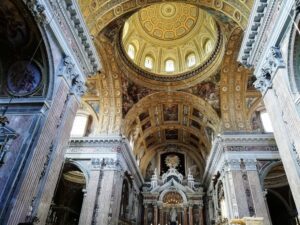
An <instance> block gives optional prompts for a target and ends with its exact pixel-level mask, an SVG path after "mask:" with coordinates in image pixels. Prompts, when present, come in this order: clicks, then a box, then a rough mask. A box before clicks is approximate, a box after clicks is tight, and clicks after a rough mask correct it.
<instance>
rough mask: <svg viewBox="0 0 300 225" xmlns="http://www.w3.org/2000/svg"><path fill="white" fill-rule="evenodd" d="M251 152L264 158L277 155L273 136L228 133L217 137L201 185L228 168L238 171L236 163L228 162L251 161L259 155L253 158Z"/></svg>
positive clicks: (206, 183)
mask: <svg viewBox="0 0 300 225" xmlns="http://www.w3.org/2000/svg"><path fill="white" fill-rule="evenodd" d="M251 151H252V153H251ZM253 152H256V153H258V152H260V154H263V155H264V156H265V154H271V155H274V153H278V148H277V146H276V142H275V139H274V136H273V134H261V133H259V134H249V133H246V134H235V133H230V134H223V135H219V136H217V137H216V138H215V140H214V142H213V144H212V150H211V154H210V156H209V157H208V159H207V164H206V167H205V172H204V176H203V184H205V185H209V182H210V181H211V177H212V176H213V175H214V174H215V173H216V171H222V170H224V171H227V169H228V168H232V169H238V167H239V166H238V165H237V164H238V163H237V161H230V160H238V161H239V160H240V159H241V158H243V159H244V160H246V159H252V160H253V159H256V158H257V157H259V155H256V156H253ZM249 153H250V154H251V156H250V155H249ZM276 157H277V155H276ZM278 157H279V155H278Z"/></svg>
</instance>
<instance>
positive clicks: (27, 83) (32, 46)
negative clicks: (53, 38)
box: [0, 0, 55, 103]
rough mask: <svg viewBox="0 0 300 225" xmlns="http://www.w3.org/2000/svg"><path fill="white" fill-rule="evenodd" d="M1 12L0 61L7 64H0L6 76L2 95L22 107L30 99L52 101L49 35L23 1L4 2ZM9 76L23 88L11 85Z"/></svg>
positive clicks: (15, 84)
mask: <svg viewBox="0 0 300 225" xmlns="http://www.w3.org/2000/svg"><path fill="white" fill-rule="evenodd" d="M0 11H1V12H0V14H1V21H2V22H3V25H4V26H6V27H4V29H1V30H2V31H1V32H2V33H1V34H0V36H1V38H0V45H1V49H2V51H1V53H0V60H2V59H3V58H4V60H5V62H6V63H5V65H4V64H2V69H3V71H6V74H5V75H4V76H1V80H0V83H2V85H3V86H2V88H3V89H2V90H3V91H4V95H7V96H8V97H10V96H13V97H15V99H14V101H15V102H22V103H24V102H26V101H28V99H29V98H31V97H39V98H42V99H51V97H52V95H53V85H54V79H55V76H53V71H54V68H53V67H54V63H53V59H52V54H51V53H52V52H51V48H50V42H49V41H48V38H47V37H48V34H47V33H46V31H45V29H44V28H43V26H42V25H41V24H40V23H37V22H36V21H35V20H34V18H33V16H32V15H31V12H30V11H29V10H28V8H27V7H26V5H24V3H23V2H22V1H8V0H3V1H1V3H0ZM8 12H9V13H8ZM4 67H5V68H4ZM25 70H26V71H27V72H24V71H25ZM12 76H14V77H15V78H17V79H19V80H22V81H23V82H22V84H20V83H15V82H13V80H14V79H12ZM2 95H3V93H2Z"/></svg>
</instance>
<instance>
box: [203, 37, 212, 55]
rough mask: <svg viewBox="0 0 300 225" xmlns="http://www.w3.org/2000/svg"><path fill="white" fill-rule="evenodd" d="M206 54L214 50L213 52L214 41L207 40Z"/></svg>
mask: <svg viewBox="0 0 300 225" xmlns="http://www.w3.org/2000/svg"><path fill="white" fill-rule="evenodd" d="M204 47H205V52H206V53H210V52H211V51H212V50H213V43H212V40H207V41H206V42H205V46H204Z"/></svg>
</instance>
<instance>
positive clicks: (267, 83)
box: [254, 47, 285, 92]
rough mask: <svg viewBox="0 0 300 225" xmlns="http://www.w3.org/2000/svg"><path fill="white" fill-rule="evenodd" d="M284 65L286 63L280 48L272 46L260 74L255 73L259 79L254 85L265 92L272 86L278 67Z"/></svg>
mask: <svg viewBox="0 0 300 225" xmlns="http://www.w3.org/2000/svg"><path fill="white" fill-rule="evenodd" d="M284 67H285V63H284V60H283V59H282V54H281V51H280V48H278V47H271V49H270V52H269V54H268V56H267V58H266V59H265V63H264V64H263V65H262V68H261V69H260V71H261V72H260V74H256V75H255V76H256V77H257V80H256V81H255V82H254V87H255V88H256V89H257V90H259V91H261V92H265V91H266V90H267V89H269V88H271V87H272V79H273V77H274V74H275V73H276V71H277V69H279V68H284Z"/></svg>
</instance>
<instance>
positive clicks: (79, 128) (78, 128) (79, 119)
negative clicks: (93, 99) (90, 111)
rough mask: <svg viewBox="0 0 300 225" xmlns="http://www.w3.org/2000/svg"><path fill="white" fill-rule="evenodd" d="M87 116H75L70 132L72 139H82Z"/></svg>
mask: <svg viewBox="0 0 300 225" xmlns="http://www.w3.org/2000/svg"><path fill="white" fill-rule="evenodd" d="M87 124H88V115H77V116H76V117H75V120H74V123H73V127H72V130H71V136H72V137H83V136H85V134H86V128H87Z"/></svg>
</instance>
